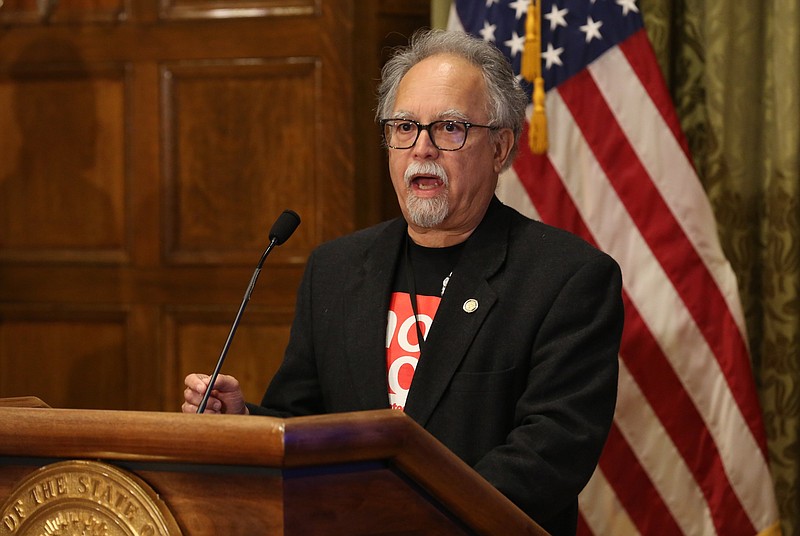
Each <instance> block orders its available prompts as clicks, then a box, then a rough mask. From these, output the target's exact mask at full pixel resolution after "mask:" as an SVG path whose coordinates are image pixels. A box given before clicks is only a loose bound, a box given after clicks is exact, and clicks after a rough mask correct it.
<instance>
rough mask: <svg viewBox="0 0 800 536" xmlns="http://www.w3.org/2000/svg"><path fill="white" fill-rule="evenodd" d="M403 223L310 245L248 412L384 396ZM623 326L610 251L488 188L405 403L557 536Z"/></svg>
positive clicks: (600, 430) (581, 478) (608, 401)
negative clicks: (274, 361)
mask: <svg viewBox="0 0 800 536" xmlns="http://www.w3.org/2000/svg"><path fill="white" fill-rule="evenodd" d="M406 233H407V229H406V224H405V221H403V220H402V219H396V220H392V221H389V222H385V223H383V224H380V225H377V226H374V227H371V228H369V229H365V230H363V231H359V232H357V233H354V234H352V235H349V236H347V237H344V238H340V239H337V240H334V241H331V242H329V243H326V244H323V245H322V246H320V247H319V248H317V249H316V250H315V251H314V252H313V253H312V255H311V256H310V258H309V261H308V265H307V268H306V272H305V275H304V277H303V281H302V283H301V286H300V289H299V292H298V299H297V311H296V317H295V321H294V324H293V326H292V331H291V337H290V341H289V345H288V347H287V350H286V355H285V358H284V362H283V364H282V366H281V368H280V370H279V371H278V373H277V374H276V376H275V378H274V379H273V381H272V383H271V385H270V387H269V388H268V389H267V392H266V394H265V396H264V399H263V400H262V403H261V406H254V405H249V408H250V411H251V413H262V414H270V415H279V416H283V417H286V416H296V415H309V414H320V413H334V412H344V411H358V410H370V409H381V408H388V407H389V401H388V387H387V371H386V325H387V314H388V309H389V298H390V294H391V290H392V282H393V281H392V278H393V275H394V273H395V266H396V263H397V262H398V258H399V255H400V253H401V252H402V251H403V240H404V237H405V234H406ZM470 299H473V300H476V301H477V304H478V307H477V309H476V310H475V311H474V312H467V311H466V310H465V308H464V303H465V302H466V301H467V300H470ZM622 322H623V310H622V301H621V277H620V272H619V267H618V266H617V264H616V263H615V262H614V261H613V260H612V259H611V258H610V257H609V256H608V255H606V254H604V253H602V252H600V251H598V250H597V249H595V248H593V247H591V246H590V245H588V244H586V243H585V242H583V241H582V240H580V239H578V238H577V237H575V236H573V235H571V234H569V233H566V232H564V231H562V230H559V229H556V228H553V227H550V226H547V225H545V224H542V223H540V222H536V221H532V220H530V219H528V218H525V217H524V216H522V215H520V214H519V213H517V212H516V211H514V210H513V209H511V208H509V207H506V206H504V205H502V204H501V203H500V202H499V201H498V200H497V199H493V200H492V202H491V205H490V207H489V209H488V210H487V214H486V216H485V217H484V220H483V222H482V223H481V224H480V225H479V226H478V228H477V229H476V230H475V232H474V233H473V234H472V236H470V238H469V239H468V240H467V242H466V244H465V246H464V249H463V251H462V253H461V257H460V260H459V262H458V265H457V266H456V268H455V269H454V270H453V275H452V277H451V278H450V282H449V284H448V286H447V291H446V292H445V294H444V297H443V298H442V301H441V303H440V305H439V309H438V311H437V313H436V317H435V319H434V322H433V326H432V327H431V330H430V332H429V334H428V336H427V338H426V344H425V351H424V354H423V355H422V357H421V358H420V361H419V363H418V365H417V368H416V372H415V374H414V380H413V382H412V384H411V388H410V391H409V393H408V398H407V401H406V406H405V412H406V413H407V414H408V415H409V416H410V417H412V418H413V419H414V420H415V421H417V422H418V423H419V424H421V425H422V426H423V427H424V428H426V429H427V430H428V431H429V432H430V433H431V434H432V435H434V436H435V437H436V438H438V439H439V440H440V441H441V442H443V443H444V444H445V445H446V446H447V447H448V448H450V449H451V450H452V451H453V452H454V453H455V454H457V455H458V456H460V457H461V458H462V459H463V460H465V461H466V462H467V463H468V464H470V465H471V466H473V467H474V468H475V469H476V470H477V471H478V472H479V473H480V474H481V475H483V476H484V477H485V478H486V479H487V480H488V481H489V482H491V483H492V484H493V485H494V486H495V487H497V488H498V489H499V490H500V491H501V492H503V493H504V494H505V495H506V496H507V497H509V498H510V499H511V500H512V501H514V502H515V503H516V504H517V505H518V506H519V507H520V508H522V509H523V510H524V511H525V512H527V513H528V514H529V515H530V516H531V517H532V518H533V519H534V520H536V521H537V522H538V523H540V524H541V525H542V526H543V527H544V528H546V529H547V530H549V531H550V532H551V533H552V534H553V535H559V534H574V533H575V524H576V519H577V495H578V493H579V491H580V490H581V489H582V488H583V486H584V485H585V484H586V482H587V481H588V479H589V477H590V476H591V474H592V471H593V470H594V467H595V465H596V463H597V459H598V457H599V455H600V451H601V449H602V446H603V444H604V442H605V439H606V435H607V432H608V429H609V427H610V424H611V419H612V416H613V412H614V405H615V401H616V387H617V370H618V369H617V366H618V365H617V352H618V350H619V341H620V336H621V331H622Z"/></svg>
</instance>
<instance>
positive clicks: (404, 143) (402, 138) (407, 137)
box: [383, 121, 467, 151]
mask: <svg viewBox="0 0 800 536" xmlns="http://www.w3.org/2000/svg"><path fill="white" fill-rule="evenodd" d="M383 128H384V132H383V133H384V136H385V138H386V144H387V145H388V146H389V147H392V148H394V149H408V148H409V147H411V146H413V145H414V143H415V142H416V141H417V138H418V137H419V131H420V128H422V129H423V130H427V131H428V135H429V136H430V137H431V141H432V142H433V144H434V145H435V146H436V147H437V148H439V149H443V150H446V151H447V150H450V151H452V150H456V149H460V148H461V147H463V146H464V142H465V141H466V140H467V125H466V124H464V123H462V122H456V121H434V122H432V123H430V124H428V125H420V124H418V123H415V122H413V121H387V122H386V124H385V125H384V127H383Z"/></svg>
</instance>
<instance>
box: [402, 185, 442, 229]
mask: <svg viewBox="0 0 800 536" xmlns="http://www.w3.org/2000/svg"><path fill="white" fill-rule="evenodd" d="M406 209H407V210H408V217H409V218H410V219H411V223H413V224H414V225H416V226H417V227H423V228H426V229H430V228H432V227H436V226H437V225H439V224H441V223H442V222H443V221H444V219H445V218H446V217H447V214H448V212H449V210H450V206H449V203H448V202H447V194H446V193H445V194H444V195H440V196H437V197H434V198H421V197H417V196H416V195H415V194H414V193H412V192H409V195H408V197H406Z"/></svg>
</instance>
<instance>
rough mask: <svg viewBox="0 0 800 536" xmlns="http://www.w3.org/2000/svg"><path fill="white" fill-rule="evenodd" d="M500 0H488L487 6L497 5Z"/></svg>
mask: <svg viewBox="0 0 800 536" xmlns="http://www.w3.org/2000/svg"><path fill="white" fill-rule="evenodd" d="M499 1H500V0H486V7H492V6H493V5H495V4H496V3H497V2H499Z"/></svg>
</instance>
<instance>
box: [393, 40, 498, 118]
mask: <svg viewBox="0 0 800 536" xmlns="http://www.w3.org/2000/svg"><path fill="white" fill-rule="evenodd" d="M487 101H488V99H487V94H486V82H485V81H484V79H483V74H482V73H481V70H480V69H479V68H478V67H477V66H475V65H473V64H472V63H470V62H469V61H467V60H465V59H463V58H460V57H458V56H453V55H450V54H437V55H435V56H431V57H429V58H426V59H424V60H422V61H421V62H419V63H418V64H416V65H415V66H414V67H412V68H411V69H409V71H408V72H407V73H406V74H405V76H404V77H403V79H402V80H401V81H400V84H399V86H398V88H397V97H396V99H395V106H394V112H395V114H407V115H412V116H415V117H418V118H420V119H427V118H428V117H423V116H436V115H437V114H442V113H444V112H445V111H448V112H450V111H454V110H455V111H458V112H461V113H463V114H464V115H466V116H467V117H469V118H470V119H471V120H473V121H476V120H478V119H483V118H485V117H479V115H480V114H483V116H485V113H486V108H487Z"/></svg>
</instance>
